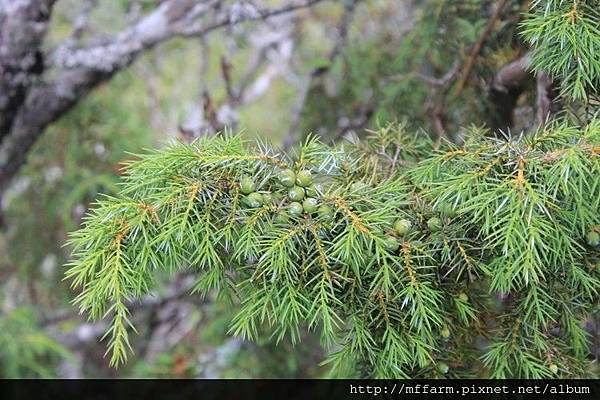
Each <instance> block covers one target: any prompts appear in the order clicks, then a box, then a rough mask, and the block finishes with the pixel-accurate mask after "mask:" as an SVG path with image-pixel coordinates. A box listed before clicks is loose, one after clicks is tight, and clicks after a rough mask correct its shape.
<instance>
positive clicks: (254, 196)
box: [244, 192, 263, 208]
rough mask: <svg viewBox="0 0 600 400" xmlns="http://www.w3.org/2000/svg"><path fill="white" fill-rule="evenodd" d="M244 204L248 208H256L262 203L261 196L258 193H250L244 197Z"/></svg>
mask: <svg viewBox="0 0 600 400" xmlns="http://www.w3.org/2000/svg"><path fill="white" fill-rule="evenodd" d="M244 204H246V206H248V207H250V208H258V207H260V206H261V205H262V204H263V196H262V194H260V193H256V192H254V193H250V194H249V195H248V196H246V197H244Z"/></svg>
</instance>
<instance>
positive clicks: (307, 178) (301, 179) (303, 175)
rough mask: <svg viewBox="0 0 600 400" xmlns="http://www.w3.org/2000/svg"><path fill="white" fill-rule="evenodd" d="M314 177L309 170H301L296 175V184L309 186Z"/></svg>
mask: <svg viewBox="0 0 600 400" xmlns="http://www.w3.org/2000/svg"><path fill="white" fill-rule="evenodd" d="M312 182H313V178H312V173H311V172H310V171H308V170H302V171H299V172H298V174H297V175H296V185H298V186H301V187H308V186H310V185H312Z"/></svg>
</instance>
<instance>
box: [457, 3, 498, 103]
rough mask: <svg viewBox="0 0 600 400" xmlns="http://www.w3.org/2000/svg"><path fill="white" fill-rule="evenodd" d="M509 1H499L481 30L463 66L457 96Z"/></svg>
mask: <svg viewBox="0 0 600 400" xmlns="http://www.w3.org/2000/svg"><path fill="white" fill-rule="evenodd" d="M507 2H508V0H500V1H499V2H498V5H497V6H496V8H495V9H494V12H493V13H492V16H491V17H490V19H489V20H488V23H487V25H486V26H485V28H484V29H483V31H482V32H481V35H479V39H478V40H477V42H476V43H475V45H474V46H473V49H471V53H470V54H469V57H468V58H467V61H466V62H465V66H464V68H463V71H462V75H461V77H460V79H459V81H458V83H457V85H456V89H455V91H454V97H455V98H456V97H458V96H459V95H460V94H461V93H462V91H463V89H464V87H465V85H466V83H467V80H468V79H469V75H470V74H471V70H472V69H473V66H474V65H475V60H476V59H477V56H479V53H480V52H481V48H482V47H483V44H484V43H485V41H486V40H487V38H488V36H489V35H490V33H491V32H492V29H493V28H494V25H495V24H496V21H497V20H498V17H500V13H501V12H502V9H504V6H505V5H506V3H507Z"/></svg>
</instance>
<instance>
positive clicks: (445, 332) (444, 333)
mask: <svg viewBox="0 0 600 400" xmlns="http://www.w3.org/2000/svg"><path fill="white" fill-rule="evenodd" d="M440 335H442V337H443V338H444V339H448V338H449V337H450V329H448V327H447V326H445V327H444V328H443V329H442V330H441V332H440Z"/></svg>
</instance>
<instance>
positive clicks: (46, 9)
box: [0, 0, 324, 200]
mask: <svg viewBox="0 0 600 400" xmlns="http://www.w3.org/2000/svg"><path fill="white" fill-rule="evenodd" d="M55 1H56V0H0V200H1V198H2V196H3V193H4V192H5V191H6V189H7V187H8V185H9V184H10V182H11V179H12V178H13V177H14V176H15V175H16V174H17V172H18V171H19V169H20V168H21V166H22V165H23V164H24V163H25V160H26V155H27V152H28V151H29V150H30V149H31V147H32V146H33V144H34V143H35V141H36V140H37V139H38V138H39V137H40V135H41V134H42V133H43V131H44V129H45V128H46V127H47V126H48V125H49V124H51V123H52V122H54V121H56V120H57V119H59V118H60V117H61V116H63V115H64V114H65V113H66V112H68V111H69V110H70V109H71V108H73V107H74V106H75V105H76V104H77V103H78V102H79V101H80V100H81V99H83V98H84V97H85V96H86V95H87V94H88V93H89V92H90V91H91V90H92V89H94V88H95V87H96V86H98V85H99V84H101V83H102V82H105V81H107V80H109V79H110V78H111V77H112V76H113V75H114V74H115V73H116V72H118V71H120V70H122V69H123V68H126V67H128V66H129V65H131V63H133V62H134V61H135V60H136V59H137V58H138V57H139V56H140V54H142V53H144V52H146V51H148V50H150V49H152V48H154V47H155V46H156V45H158V44H160V43H162V42H164V41H166V40H169V39H171V38H173V37H198V36H203V35H206V34H207V33H209V32H211V31H213V30H215V29H219V28H221V27H224V26H228V25H232V24H239V23H242V22H246V21H255V20H261V19H265V18H269V17H271V16H275V15H280V14H284V13H288V12H291V11H294V10H297V9H300V8H303V7H308V6H312V5H313V4H316V3H319V2H322V1H324V0H289V1H287V2H286V3H284V4H283V5H281V6H278V7H273V8H257V7H255V6H253V5H251V3H245V2H235V3H233V4H232V5H228V4H227V3H226V2H224V1H217V0H208V1H203V2H198V1H196V0H165V1H163V2H161V3H160V4H159V5H158V6H157V8H156V9H155V10H153V11H151V12H149V13H148V14H146V15H144V16H142V17H141V18H140V19H138V20H137V22H133V23H132V25H131V26H129V27H128V28H126V29H125V30H123V31H122V32H120V33H119V34H117V35H115V36H114V37H112V38H110V39H108V40H106V39H102V40H90V43H95V44H94V45H90V46H88V47H83V48H73V44H72V43H71V42H68V41H67V42H65V43H64V44H63V45H61V46H59V47H58V48H57V49H56V50H55V51H53V52H52V53H50V54H43V53H42V50H41V44H42V42H43V39H44V36H45V34H46V31H47V27H48V23H49V21H50V16H51V10H52V6H53V4H54V3H55ZM240 4H242V5H240ZM78 29H81V27H78ZM47 72H49V73H47ZM50 73H51V74H50ZM48 75H52V78H49V77H48Z"/></svg>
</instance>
